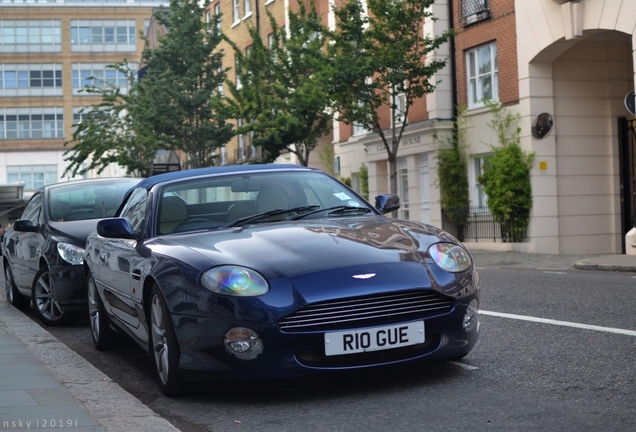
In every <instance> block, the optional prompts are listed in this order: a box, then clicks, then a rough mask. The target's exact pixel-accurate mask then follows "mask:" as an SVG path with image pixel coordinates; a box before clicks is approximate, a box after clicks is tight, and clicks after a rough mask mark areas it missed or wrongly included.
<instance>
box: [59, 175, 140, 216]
mask: <svg viewBox="0 0 636 432" xmlns="http://www.w3.org/2000/svg"><path fill="white" fill-rule="evenodd" d="M137 183H139V179H133V178H120V179H112V180H110V179H109V180H100V181H84V180H79V181H77V182H69V183H68V184H65V185H60V186H55V187H51V189H50V190H49V198H48V199H49V201H48V215H49V219H50V220H52V221H54V222H71V221H78V220H87V219H101V218H104V217H108V216H113V215H114V214H115V212H116V211H117V209H118V208H119V205H120V204H121V202H122V200H123V199H124V195H125V194H126V192H127V191H128V189H130V188H131V187H133V186H135V185H136V184H137Z"/></svg>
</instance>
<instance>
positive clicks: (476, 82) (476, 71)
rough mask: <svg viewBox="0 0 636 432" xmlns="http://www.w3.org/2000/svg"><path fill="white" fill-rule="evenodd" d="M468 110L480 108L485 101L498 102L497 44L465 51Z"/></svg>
mask: <svg viewBox="0 0 636 432" xmlns="http://www.w3.org/2000/svg"><path fill="white" fill-rule="evenodd" d="M466 71H467V74H468V77H467V78H468V108H469V109H470V108H480V107H483V106H484V105H485V103H484V102H485V101H489V100H493V101H498V100H499V78H498V63H497V43H496V42H490V43H487V44H484V45H480V46H478V47H476V48H473V49H470V50H468V51H466Z"/></svg>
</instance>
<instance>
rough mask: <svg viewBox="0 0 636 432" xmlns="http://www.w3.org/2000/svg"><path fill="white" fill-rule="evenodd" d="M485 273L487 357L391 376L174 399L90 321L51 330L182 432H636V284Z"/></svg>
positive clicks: (140, 359)
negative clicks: (93, 334) (104, 346)
mask: <svg viewBox="0 0 636 432" xmlns="http://www.w3.org/2000/svg"><path fill="white" fill-rule="evenodd" d="M480 274H481V286H482V305H481V307H482V310H483V312H484V314H483V315H482V316H481V337H480V342H479V344H478V346H477V347H476V348H475V349H474V350H473V351H472V352H471V353H470V354H469V355H468V356H467V357H466V358H465V359H463V360H462V361H461V362H457V363H453V362H445V363H439V364H434V365H430V366H426V367H419V368H401V369H396V370H391V371H386V372H382V373H378V372H376V373H372V374H371V373H365V374H355V375H348V376H338V377H333V378H325V379H322V380H320V381H315V380H297V381H293V382H275V383H251V384H250V383H240V384H237V383H217V384H208V385H206V386H201V387H199V388H196V389H195V390H194V391H193V392H192V393H191V394H190V395H188V396H187V397H184V398H181V399H168V398H165V397H164V396H162V395H161V394H160V392H159V390H158V387H157V385H156V380H155V376H154V371H153V367H154V365H153V363H152V360H151V358H150V357H149V356H147V355H146V354H144V353H143V352H142V351H141V349H139V348H137V347H136V346H135V345H133V344H132V343H130V342H127V341H126V340H125V339H122V341H121V342H122V344H121V346H120V348H118V349H116V350H114V351H110V352H107V353H100V352H97V351H95V350H94V348H93V346H92V342H91V339H90V333H89V332H90V330H89V326H88V322H87V321H83V322H79V323H77V324H76V325H74V326H71V327H65V328H48V330H49V331H50V332H51V333H52V334H53V335H55V336H56V337H57V338H58V339H60V340H61V341H62V342H64V343H66V344H67V345H68V346H69V347H70V348H72V349H73V350H75V351H76V352H78V353H79V354H80V355H82V356H83V357H85V358H86V359H87V360H88V361H90V362H91V363H92V364H93V365H95V366H96V367H97V368H99V369H101V370H102V371H103V372H104V373H105V374H106V375H108V376H109V377H110V378H112V379H113V380H114V381H115V382H117V383H119V384H120V385H121V386H122V387H124V388H125V389H126V390H128V391H129V392H130V393H132V394H133V395H135V396H137V397H138V398H139V399H140V400H141V401H142V402H144V403H145V404H147V405H148V406H150V408H152V409H153V410H154V411H155V412H157V413H158V414H160V415H161V416H163V417H164V418H166V419H168V420H169V421H171V422H172V423H173V424H174V425H175V426H176V427H178V428H179V429H181V430H182V431H184V432H191V431H192V432H196V431H213V432H221V431H250V432H252V431H253V432H261V431H263V432H266V431H267V432H269V431H271V432H285V431H289V432H299V431H302V432H311V431H321V432H322V431H325V432H337V431H343V432H353V431H364V432H375V431H377V432H387V431H391V432H400V431H405V432H406V431H409V432H410V431H418V432H420V431H506V432H508V431H577V432H580V431H604V432H609V431H621V432H624V431H629V430H636V319H635V318H634V316H635V313H634V311H635V310H636V275H634V274H633V273H607V272H587V271H580V270H571V269H567V268H555V269H550V270H533V269H524V268H505V267H504V268H501V267H484V268H481V270H480ZM501 314H507V315H505V316H502V315H501ZM536 318H540V319H550V320H554V322H550V323H545V322H536V320H535V319H536ZM579 324H583V325H590V326H594V327H593V328H591V329H590V328H581V327H584V326H580V325H579ZM616 329H619V330H618V331H620V330H628V331H627V332H626V333H627V334H621V333H620V332H619V333H616V331H617V330H616ZM113 415H114V416H116V415H117V413H113Z"/></svg>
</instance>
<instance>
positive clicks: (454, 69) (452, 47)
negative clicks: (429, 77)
mask: <svg viewBox="0 0 636 432" xmlns="http://www.w3.org/2000/svg"><path fill="white" fill-rule="evenodd" d="M453 2H454V0H449V1H448V17H449V20H450V23H451V28H452V29H453V28H455V16H454V14H453ZM449 43H450V58H451V64H450V66H451V93H452V95H453V96H452V102H453V111H452V119H453V138H457V115H458V114H459V110H458V108H457V104H458V102H457V60H456V58H455V54H456V53H455V51H456V50H455V37H454V36H453V37H451V38H450V41H449Z"/></svg>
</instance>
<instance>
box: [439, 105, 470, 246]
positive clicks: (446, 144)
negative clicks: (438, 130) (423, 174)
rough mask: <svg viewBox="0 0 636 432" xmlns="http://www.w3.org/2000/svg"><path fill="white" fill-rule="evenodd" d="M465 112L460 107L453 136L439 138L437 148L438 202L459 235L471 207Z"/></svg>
mask: <svg viewBox="0 0 636 432" xmlns="http://www.w3.org/2000/svg"><path fill="white" fill-rule="evenodd" d="M465 112H466V111H465V108H460V110H459V114H458V116H457V119H456V121H455V124H454V127H453V134H452V135H451V136H446V137H443V138H441V139H440V140H439V142H440V145H439V147H438V148H437V176H438V182H439V187H440V195H441V198H440V203H441V205H442V209H443V210H444V212H445V214H446V216H447V217H448V219H449V220H450V222H452V223H453V224H455V225H456V226H457V227H458V232H459V233H462V232H463V227H465V226H466V223H467V220H468V213H469V206H470V197H469V194H468V187H469V186H468V156H467V153H466V149H467V147H468V146H467V144H466V139H465V138H466V117H465ZM459 237H462V235H461V234H460V235H459ZM460 240H462V239H461V238H460Z"/></svg>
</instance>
